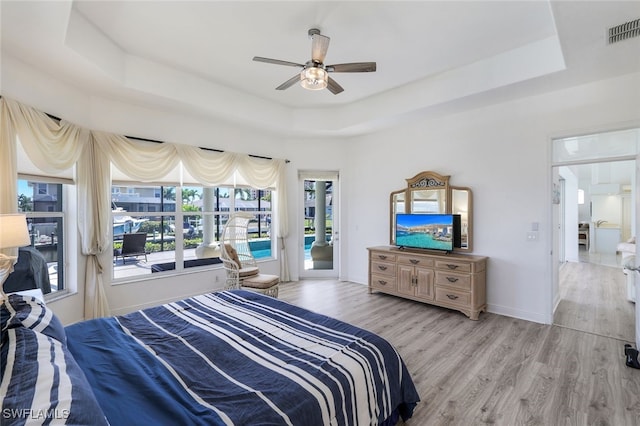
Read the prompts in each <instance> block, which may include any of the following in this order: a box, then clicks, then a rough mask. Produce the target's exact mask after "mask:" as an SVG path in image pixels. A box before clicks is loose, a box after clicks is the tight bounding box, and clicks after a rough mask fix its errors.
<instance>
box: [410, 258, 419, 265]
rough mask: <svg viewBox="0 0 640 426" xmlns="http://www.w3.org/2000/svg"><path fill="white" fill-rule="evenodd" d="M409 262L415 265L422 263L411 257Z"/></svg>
mask: <svg viewBox="0 0 640 426" xmlns="http://www.w3.org/2000/svg"><path fill="white" fill-rule="evenodd" d="M409 262H411V263H413V264H414V265H417V264H418V263H420V261H419V260H418V259H409Z"/></svg>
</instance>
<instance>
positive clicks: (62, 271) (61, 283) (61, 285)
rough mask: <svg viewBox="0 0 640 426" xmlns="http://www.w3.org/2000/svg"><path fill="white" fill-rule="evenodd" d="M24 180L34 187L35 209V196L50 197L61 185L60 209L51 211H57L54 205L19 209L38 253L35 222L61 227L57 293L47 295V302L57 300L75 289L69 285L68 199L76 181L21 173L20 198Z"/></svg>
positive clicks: (58, 244)
mask: <svg viewBox="0 0 640 426" xmlns="http://www.w3.org/2000/svg"><path fill="white" fill-rule="evenodd" d="M21 181H26V182H27V184H28V185H29V183H31V185H29V187H33V190H32V191H31V196H32V200H31V205H32V206H33V207H35V200H34V199H33V197H34V196H36V195H47V194H48V193H49V187H50V185H56V186H58V187H57V191H56V193H57V197H59V199H56V205H58V206H59V210H55V211H52V210H51V209H52V208H54V206H47V211H34V210H31V211H29V210H26V211H25V210H22V209H21V208H20V205H18V210H19V211H20V213H23V214H24V215H25V216H26V218H27V222H28V223H29V225H30V228H29V234H30V238H31V243H30V246H31V247H33V248H35V249H36V250H38V248H37V246H36V245H35V242H34V240H33V235H32V234H31V232H32V228H31V224H32V220H33V219H49V218H51V219H54V220H55V221H56V222H57V225H56V226H58V224H59V226H60V230H59V231H58V232H57V235H56V237H57V241H56V257H57V260H56V262H55V263H56V264H57V268H56V275H57V277H56V285H55V287H56V289H55V290H53V289H52V291H51V292H50V293H46V294H44V297H45V300H47V301H51V300H55V299H57V298H59V297H62V296H65V295H67V294H69V293H71V292H72V291H73V289H72V288H71V287H73V286H72V285H71V284H70V282H69V277H70V275H72V274H71V266H70V265H69V264H68V262H67V258H68V253H67V251H68V250H69V244H68V243H69V241H70V239H71V238H73V235H71V234H70V229H71V227H69V226H68V225H67V222H69V223H70V222H71V221H70V220H69V218H68V211H69V208H70V206H69V199H70V198H71V197H70V196H71V194H70V192H72V191H73V193H75V182H73V180H71V179H66V178H60V177H52V176H34V175H28V174H22V173H18V176H17V182H16V184H17V185H18V188H17V196H18V197H20V195H22V193H21V190H20V182H21ZM43 185H46V192H45V194H43V193H42V191H41V189H42V187H43ZM25 195H26V194H25ZM38 251H40V250H38ZM47 263H54V262H47ZM49 278H50V279H51V274H49ZM52 287H53V286H52Z"/></svg>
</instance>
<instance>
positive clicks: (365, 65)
mask: <svg viewBox="0 0 640 426" xmlns="http://www.w3.org/2000/svg"><path fill="white" fill-rule="evenodd" d="M326 70H327V71H328V72H374V71H375V70H376V63H375V62H352V63H350V64H335V65H327V66H326Z"/></svg>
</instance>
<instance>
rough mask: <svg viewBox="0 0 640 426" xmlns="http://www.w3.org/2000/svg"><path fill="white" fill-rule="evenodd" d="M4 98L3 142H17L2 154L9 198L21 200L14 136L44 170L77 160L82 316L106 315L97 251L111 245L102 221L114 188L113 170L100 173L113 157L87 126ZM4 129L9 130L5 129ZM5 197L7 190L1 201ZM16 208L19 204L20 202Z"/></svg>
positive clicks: (34, 161) (14, 201)
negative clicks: (56, 118) (84, 265)
mask: <svg viewBox="0 0 640 426" xmlns="http://www.w3.org/2000/svg"><path fill="white" fill-rule="evenodd" d="M0 102H2V111H3V114H2V123H1V125H2V128H3V133H2V134H3V140H2V145H3V147H4V146H5V145H11V146H13V148H7V149H8V152H9V154H11V155H12V156H11V157H8V158H5V157H4V156H3V157H2V158H3V161H2V163H3V167H2V169H4V166H5V165H7V166H8V169H10V170H11V176H8V178H7V180H6V182H7V183H6V186H7V192H12V194H11V195H10V196H12V197H13V201H10V202H11V203H14V205H15V204H17V186H18V185H17V179H18V171H17V164H15V162H16V159H15V158H16V157H15V152H16V143H17V138H16V136H17V137H19V138H20V142H21V144H22V146H23V148H24V150H25V152H26V153H27V155H28V156H29V159H30V160H31V161H32V162H33V163H34V164H35V165H36V166H37V167H38V168H39V169H40V170H42V171H44V172H49V173H55V172H58V171H60V170H67V169H69V168H71V167H73V166H74V165H75V164H77V165H78V179H77V184H78V217H79V225H78V229H79V232H80V237H81V240H82V254H84V255H85V256H87V268H86V271H85V285H84V290H85V302H84V317H85V318H87V319H88V318H95V317H98V316H104V315H108V314H109V306H108V303H107V299H106V297H105V294H104V285H103V280H102V270H103V267H102V265H101V264H100V258H99V255H100V254H101V253H103V252H104V251H105V250H106V249H107V248H108V246H109V241H108V228H106V233H105V226H108V223H106V224H105V223H104V222H105V218H104V214H105V213H104V202H103V201H104V199H105V198H106V199H108V194H109V192H110V186H109V185H110V182H109V179H110V177H109V173H108V170H109V169H108V168H107V169H106V170H107V173H106V178H105V176H99V174H100V173H102V172H103V169H104V167H101V164H104V162H106V163H107V164H108V161H109V159H108V158H107V157H106V156H105V155H104V153H100V152H96V151H95V150H94V141H93V138H91V136H90V131H89V130H87V129H83V128H81V127H78V126H76V125H74V124H72V123H68V122H65V121H61V122H60V123H57V122H56V121H54V120H52V119H51V118H49V117H48V116H47V115H46V114H44V113H42V112H40V111H38V110H36V109H34V108H31V107H29V106H26V105H22V104H20V103H18V102H16V101H13V100H11V99H7V98H2V99H0ZM4 129H9V130H7V131H6V132H5V131H4ZM5 135H6V138H7V139H6V140H5ZM3 151H4V148H3ZM11 151H12V152H13V153H12V152H11ZM81 156H82V158H81ZM11 163H14V164H13V165H11ZM105 179H106V186H105ZM3 182H5V180H4V179H3ZM4 185H5V184H3V186H4ZM4 192H5V191H4V188H3V193H4ZM4 200H5V196H4V195H3V204H4ZM7 202H9V200H7ZM109 205H110V203H108V204H107V208H108V206H109ZM3 208H4V207H3ZM14 208H17V205H16V206H15V207H14ZM108 212H109V210H107V213H108ZM108 219H109V218H107V220H108Z"/></svg>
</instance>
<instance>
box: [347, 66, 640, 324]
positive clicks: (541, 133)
mask: <svg viewBox="0 0 640 426" xmlns="http://www.w3.org/2000/svg"><path fill="white" fill-rule="evenodd" d="M637 87H640V75H638V74H635V75H629V76H622V77H620V78H617V79H612V80H607V81H602V82H598V83H594V84H588V85H584V86H579V87H575V88H571V89H566V90H562V91H558V92H555V93H549V94H546V95H541V96H536V97H531V98H526V99H522V100H518V101H514V102H508V103H504V104H501V105H495V106H490V107H486V108H483V109H478V110H474V111H469V112H464V113H461V114H457V115H451V116H448V117H444V118H439V119H434V120H427V119H425V120H421V121H420V120H418V121H415V122H413V123H410V124H405V125H403V126H401V127H397V128H393V129H388V130H385V131H381V132H378V133H376V134H375V135H368V136H362V137H359V138H357V139H356V140H354V141H353V143H351V144H349V145H348V148H347V149H348V151H349V155H350V156H351V157H352V158H354V159H355V158H360V159H362V161H361V162H360V163H358V166H357V167H356V168H349V169H348V170H345V173H344V177H345V181H347V182H348V189H347V190H346V191H345V192H347V193H349V194H350V199H349V211H348V213H347V220H348V222H347V225H346V226H347V227H348V228H349V230H350V232H351V235H350V238H349V244H350V245H349V271H348V277H349V279H351V280H353V281H357V282H365V281H366V279H367V268H366V256H367V253H366V247H368V246H371V245H376V244H384V243H386V242H387V241H388V215H389V213H388V210H389V207H388V197H389V192H391V191H393V190H397V189H401V188H403V187H404V186H405V185H406V183H405V181H404V179H405V178H408V177H411V176H414V175H415V174H416V173H418V172H420V171H422V170H434V171H437V172H439V173H441V174H445V175H451V183H452V184H453V185H461V186H469V187H471V188H472V190H473V199H474V207H473V208H474V218H473V220H474V222H473V223H474V234H473V246H474V254H479V255H485V256H488V257H489V258H490V260H489V263H488V276H487V286H488V288H487V297H488V309H489V311H491V312H496V313H501V314H505V315H510V316H514V317H520V318H525V319H529V320H533V321H539V322H547V323H548V322H551V320H552V318H551V312H552V311H551V301H552V298H553V295H552V294H551V293H552V286H551V276H552V264H551V256H550V252H551V247H552V246H551V235H552V229H551V223H552V222H551V217H552V216H551V191H550V188H551V183H550V176H551V174H550V155H549V148H550V139H551V138H552V137H559V136H562V135H567V136H568V135H574V134H582V133H585V132H587V131H592V130H594V129H615V128H618V127H626V126H627V125H628V122H629V121H637V120H638V119H640V116H639V114H638V111H640V97H638V96H635V97H634V96H629V93H628V91H629V88H637ZM533 222H538V223H539V224H540V228H539V229H540V239H539V240H538V241H537V242H529V241H527V240H526V233H527V231H529V230H530V229H531V224H532V223H533Z"/></svg>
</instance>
